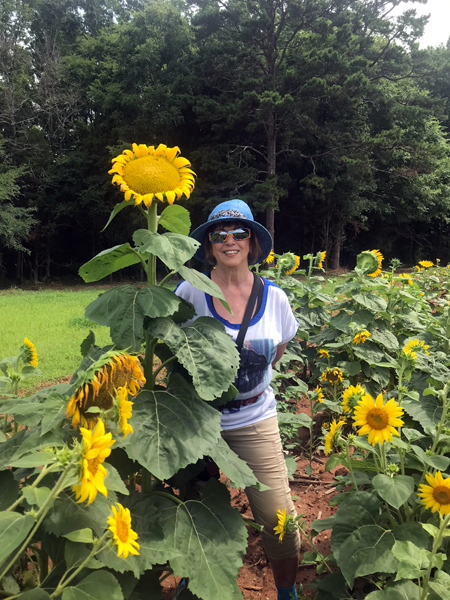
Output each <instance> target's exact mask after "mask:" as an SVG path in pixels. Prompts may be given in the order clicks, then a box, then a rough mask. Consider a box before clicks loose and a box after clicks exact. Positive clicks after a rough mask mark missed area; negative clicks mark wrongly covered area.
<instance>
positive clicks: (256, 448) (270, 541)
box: [222, 417, 300, 559]
mask: <svg viewBox="0 0 450 600" xmlns="http://www.w3.org/2000/svg"><path fill="white" fill-rule="evenodd" d="M222 437H223V438H224V440H225V441H226V442H227V443H228V445H229V446H230V448H231V449H232V450H233V451H234V452H236V454H237V455H238V456H239V458H241V459H242V460H244V461H245V462H246V463H247V464H248V466H249V467H250V468H251V469H252V471H253V472H254V474H255V475H256V477H257V479H258V480H259V481H260V482H261V483H264V484H266V485H268V486H270V487H271V488H272V489H270V490H266V491H264V492H260V491H259V490H258V489H257V488H256V487H255V486H251V487H248V488H246V489H245V493H246V494H247V498H248V501H249V503H250V507H251V509H252V512H253V516H254V518H255V521H256V522H257V523H259V524H260V525H264V531H263V532H262V541H263V545H264V549H265V551H266V554H267V556H268V557H269V558H272V559H283V558H292V557H295V556H297V554H298V552H299V550H300V535H299V534H298V532H297V533H294V534H289V535H287V534H286V535H285V536H284V538H283V541H282V542H281V543H280V542H279V540H278V536H277V535H276V534H275V533H274V531H273V528H274V527H276V526H277V524H278V518H277V510H284V509H285V508H287V510H286V514H287V515H293V516H296V514H297V513H296V512H295V507H294V504H293V502H292V499H291V490H290V488H289V482H288V478H287V471H286V463H285V461H284V454H283V449H282V446H281V439H280V431H279V429H278V420H277V418H276V417H271V418H270V419H265V420H264V421H259V422H258V423H255V424H254V425H248V426H247V427H240V428H239V429H231V430H228V431H222Z"/></svg>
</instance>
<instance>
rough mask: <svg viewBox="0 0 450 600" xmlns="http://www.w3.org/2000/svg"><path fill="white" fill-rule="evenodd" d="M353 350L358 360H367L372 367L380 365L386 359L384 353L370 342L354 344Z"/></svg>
mask: <svg viewBox="0 0 450 600" xmlns="http://www.w3.org/2000/svg"><path fill="white" fill-rule="evenodd" d="M352 349H353V352H354V353H355V355H356V356H357V357H358V358H362V359H364V360H366V361H367V362H368V363H369V364H370V365H374V364H375V363H379V362H381V361H382V360H383V358H384V352H383V351H382V350H380V349H379V348H378V346H377V345H376V344H374V343H372V342H370V341H366V342H364V344H357V345H355V344H353V346H352Z"/></svg>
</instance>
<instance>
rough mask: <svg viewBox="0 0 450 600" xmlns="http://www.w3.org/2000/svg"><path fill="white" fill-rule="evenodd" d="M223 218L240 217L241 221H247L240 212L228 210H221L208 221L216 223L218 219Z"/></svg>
mask: <svg viewBox="0 0 450 600" xmlns="http://www.w3.org/2000/svg"><path fill="white" fill-rule="evenodd" d="M222 217H238V218H239V219H247V217H246V216H245V215H244V214H242V213H241V212H239V211H238V210H233V209H228V210H219V211H218V212H216V213H215V214H214V215H212V216H211V217H210V218H209V219H208V221H215V220H216V219H221V218H222Z"/></svg>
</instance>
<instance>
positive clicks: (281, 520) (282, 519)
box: [273, 509, 286, 542]
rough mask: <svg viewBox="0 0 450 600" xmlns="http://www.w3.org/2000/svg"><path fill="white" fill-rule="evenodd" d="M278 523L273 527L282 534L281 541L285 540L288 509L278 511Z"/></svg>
mask: <svg viewBox="0 0 450 600" xmlns="http://www.w3.org/2000/svg"><path fill="white" fill-rule="evenodd" d="M277 517H278V525H277V526H276V527H274V528H273V530H274V531H275V533H276V534H277V535H279V536H280V542H282V541H283V538H284V534H285V533H286V529H285V526H286V509H284V510H278V511H277Z"/></svg>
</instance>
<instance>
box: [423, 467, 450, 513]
mask: <svg viewBox="0 0 450 600" xmlns="http://www.w3.org/2000/svg"><path fill="white" fill-rule="evenodd" d="M425 477H426V480H427V481H428V483H429V484H430V485H425V484H424V483H422V484H421V485H419V491H418V492H417V495H418V496H422V504H423V505H424V506H425V508H431V512H433V513H434V512H436V511H437V510H438V511H439V512H440V513H441V515H442V516H445V515H448V514H450V479H444V478H443V477H442V474H441V472H440V471H436V475H432V474H431V473H427V474H426V475H425Z"/></svg>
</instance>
